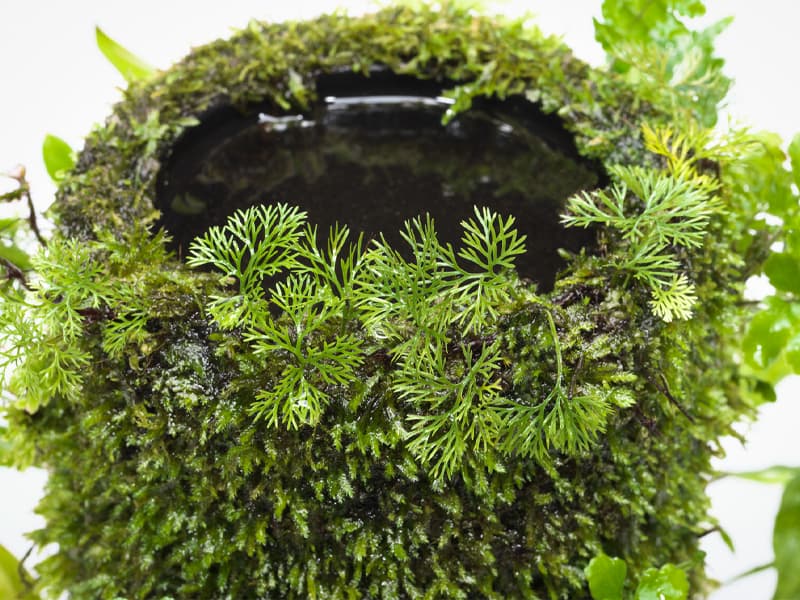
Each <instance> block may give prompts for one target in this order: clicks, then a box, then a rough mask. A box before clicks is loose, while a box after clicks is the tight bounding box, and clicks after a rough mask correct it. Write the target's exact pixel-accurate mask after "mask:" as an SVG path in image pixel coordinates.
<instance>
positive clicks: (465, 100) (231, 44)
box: [54, 7, 640, 237]
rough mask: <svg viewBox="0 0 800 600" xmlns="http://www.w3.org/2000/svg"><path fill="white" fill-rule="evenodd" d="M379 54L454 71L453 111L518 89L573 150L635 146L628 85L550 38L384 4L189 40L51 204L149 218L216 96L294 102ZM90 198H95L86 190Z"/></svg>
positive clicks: (443, 77)
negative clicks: (203, 41) (181, 142)
mask: <svg viewBox="0 0 800 600" xmlns="http://www.w3.org/2000/svg"><path fill="white" fill-rule="evenodd" d="M375 65H381V66H382V67H384V68H388V69H390V70H391V71H393V72H395V73H397V74H403V75H413V76H415V77H418V78H420V79H436V80H438V81H460V82H463V83H461V84H460V85H457V86H454V87H453V88H451V89H449V90H448V91H447V92H446V94H447V95H449V96H451V97H452V98H454V99H455V104H454V105H453V107H452V110H453V111H461V110H465V109H468V108H469V106H470V104H471V100H472V98H473V97H475V96H481V95H487V96H491V95H494V96H497V97H500V98H504V97H507V96H509V95H515V94H522V95H525V96H526V97H528V98H529V99H530V100H531V101H532V102H536V103H537V105H539V106H541V107H542V109H543V110H544V111H545V112H546V113H557V114H558V115H559V117H560V118H561V119H562V120H563V123H564V125H565V127H566V128H567V129H568V130H569V131H571V132H572V133H573V134H574V136H575V141H576V143H577V146H578V148H579V150H580V152H581V153H582V154H583V155H584V156H586V157H591V158H598V159H601V160H603V161H606V162H608V161H610V162H613V163H618V162H624V161H625V158H626V155H629V156H630V155H631V151H633V152H634V153H636V151H637V150H638V149H639V148H640V143H639V141H638V140H639V131H638V130H639V123H638V121H636V120H632V119H631V118H630V114H631V113H632V112H636V111H637V110H638V107H637V106H636V100H635V96H634V95H633V93H628V92H625V91H624V90H623V91H622V92H620V83H619V82H615V83H614V85H615V86H616V88H617V89H615V91H614V101H613V102H609V101H607V100H609V97H608V96H607V95H606V93H605V92H604V90H605V89H606V85H607V84H608V83H609V82H607V81H606V80H607V76H606V75H605V74H600V73H599V72H597V71H592V70H591V69H590V68H589V67H588V66H586V65H585V64H584V63H582V62H580V61H578V60H577V59H575V58H574V57H573V56H572V54H571V53H570V51H569V50H568V49H567V48H566V47H564V46H563V45H561V44H560V42H559V41H557V40H556V39H555V38H546V37H544V36H542V35H541V33H540V32H539V31H538V30H537V29H534V28H530V29H527V28H523V27H522V26H521V25H520V24H519V23H516V22H506V21H504V20H502V19H489V18H484V17H480V18H478V17H472V16H470V15H469V14H468V13H467V12H465V11H462V10H459V9H456V8H452V7H448V9H447V11H445V12H443V13H434V12H432V11H429V10H423V11H422V12H413V11H410V10H409V9H405V8H398V9H388V10H385V11H383V12H381V13H378V14H376V15H368V16H366V17H361V18H351V17H345V16H342V15H335V16H323V17H320V18H318V19H316V20H313V21H308V22H302V23H288V24H264V23H256V22H253V23H251V24H250V25H249V26H248V27H247V28H246V29H244V30H243V31H241V32H239V33H238V34H237V35H235V36H234V37H233V38H232V39H231V40H229V41H218V42H215V43H212V44H209V45H208V46H204V47H202V48H199V49H197V50H195V51H194V52H193V53H192V54H191V55H189V56H188V57H187V58H186V59H184V60H183V61H182V62H181V63H179V64H178V65H176V66H175V67H173V68H172V69H170V70H168V71H166V72H163V73H160V74H159V75H158V76H157V77H155V78H154V79H153V80H152V81H148V82H147V83H143V84H141V83H140V84H134V85H132V86H131V87H130V88H129V89H128V90H127V92H126V99H125V100H124V101H123V102H122V103H121V104H119V105H117V107H115V111H114V116H113V117H112V118H111V119H110V120H109V121H108V123H107V124H106V126H105V127H104V128H101V129H99V130H97V131H95V132H94V133H93V134H92V135H91V136H90V137H89V138H88V140H87V144H86V148H85V151H84V152H83V153H82V154H81V155H80V159H79V163H78V167H77V169H76V171H75V173H74V174H73V177H72V178H70V179H69V180H68V181H67V182H66V184H65V185H64V186H63V187H62V190H61V192H60V198H59V202H58V203H57V205H56V207H55V209H54V212H55V213H56V215H57V217H58V220H59V224H60V227H61V231H62V232H63V233H64V234H65V235H66V236H73V235H77V236H79V237H87V236H91V232H92V229H95V228H98V227H99V228H108V229H109V230H111V231H113V232H115V234H117V235H124V233H125V232H126V231H130V230H131V229H135V228H137V227H140V226H142V225H146V224H149V223H152V222H153V221H154V220H155V218H156V215H155V213H154V208H153V200H154V198H155V195H156V189H155V185H156V179H157V174H158V173H159V169H160V166H161V164H162V162H163V161H164V160H166V159H167V158H168V157H169V154H170V152H171V148H172V146H173V144H174V143H175V141H176V139H177V138H178V137H179V136H180V134H181V132H182V131H183V130H184V129H185V128H186V127H191V126H193V125H194V124H196V123H197V122H198V120H201V119H203V118H204V117H205V115H207V114H209V113H210V112H213V111H214V110H215V109H218V108H220V107H224V106H228V105H232V106H234V107H238V108H240V109H245V108H246V107H249V106H252V105H255V104H264V103H265V102H266V103H267V105H271V106H272V107H273V109H274V110H275V111H290V110H302V109H303V108H306V107H308V106H309V104H310V103H312V102H313V101H314V100H316V98H315V94H316V86H315V82H316V79H317V78H318V77H319V76H320V75H322V74H325V73H335V72H341V71H343V70H352V71H354V72H359V73H362V74H363V75H365V76H368V75H369V73H370V70H371V69H373V68H374V67H375ZM86 198H92V199H93V200H92V202H91V203H88V202H85V199H86Z"/></svg>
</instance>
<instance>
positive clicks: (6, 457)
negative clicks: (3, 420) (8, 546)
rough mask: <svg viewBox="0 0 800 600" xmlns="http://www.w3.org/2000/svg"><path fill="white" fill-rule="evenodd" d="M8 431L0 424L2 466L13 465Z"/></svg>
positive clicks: (0, 459) (0, 462) (0, 463)
mask: <svg viewBox="0 0 800 600" xmlns="http://www.w3.org/2000/svg"><path fill="white" fill-rule="evenodd" d="M7 433H8V429H7V428H6V427H3V426H2V425H0V467H10V466H11V444H10V443H9V442H8V440H7V439H6V437H5V436H6V434H7ZM0 547H1V546H0Z"/></svg>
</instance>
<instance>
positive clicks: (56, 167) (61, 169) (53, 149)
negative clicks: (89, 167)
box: [42, 133, 75, 183]
mask: <svg viewBox="0 0 800 600" xmlns="http://www.w3.org/2000/svg"><path fill="white" fill-rule="evenodd" d="M42 158H44V166H45V168H46V169H47V174H48V175H50V179H52V180H53V181H55V182H56V183H58V182H59V181H61V180H62V179H63V178H64V173H65V172H66V171H69V170H71V169H72V168H73V167H74V166H75V153H74V152H73V151H72V148H70V147H69V144H68V143H67V142H65V141H64V140H62V139H61V138H60V137H57V136H55V135H51V134H49V133H48V134H47V135H46V136H45V138H44V143H43V144H42Z"/></svg>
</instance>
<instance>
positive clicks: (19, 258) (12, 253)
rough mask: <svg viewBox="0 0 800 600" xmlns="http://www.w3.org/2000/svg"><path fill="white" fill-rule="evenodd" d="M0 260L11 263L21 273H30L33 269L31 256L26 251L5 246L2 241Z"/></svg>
mask: <svg viewBox="0 0 800 600" xmlns="http://www.w3.org/2000/svg"><path fill="white" fill-rule="evenodd" d="M0 259H2V260H4V261H8V262H10V263H11V264H12V265H14V266H15V267H17V268H18V269H20V270H21V271H30V270H31V268H32V265H31V259H30V256H28V253H27V252H25V251H24V250H20V249H19V248H17V246H14V245H8V246H7V245H5V244H4V243H3V241H2V240H0Z"/></svg>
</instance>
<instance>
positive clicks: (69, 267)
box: [0, 230, 175, 412]
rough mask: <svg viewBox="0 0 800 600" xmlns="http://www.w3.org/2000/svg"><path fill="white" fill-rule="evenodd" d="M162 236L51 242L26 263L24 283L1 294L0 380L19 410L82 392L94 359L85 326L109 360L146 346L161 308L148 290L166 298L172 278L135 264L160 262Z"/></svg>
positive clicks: (145, 233)
mask: <svg viewBox="0 0 800 600" xmlns="http://www.w3.org/2000/svg"><path fill="white" fill-rule="evenodd" d="M164 239H165V237H164V234H163V233H158V234H155V235H152V234H151V233H150V232H149V231H147V230H142V231H141V232H140V234H139V235H138V236H136V237H135V238H129V239H125V240H117V239H115V238H113V237H111V236H110V235H104V234H101V235H100V238H99V239H98V240H95V241H93V242H84V241H82V240H77V239H69V240H63V239H60V238H55V239H53V240H51V241H50V242H49V243H48V245H47V247H46V248H44V249H42V250H41V251H40V252H39V253H38V254H37V255H35V256H34V257H33V258H32V266H33V276H32V277H31V278H30V280H29V281H28V283H27V286H26V287H22V286H12V287H7V288H6V289H4V290H3V291H2V296H1V297H0V300H1V301H2V303H3V311H2V313H0V375H2V377H0V383H2V389H3V390H4V391H6V392H9V393H11V394H12V395H13V396H15V397H16V398H17V405H18V406H20V407H23V408H25V409H26V410H28V411H31V412H34V411H36V410H38V408H39V407H40V406H42V405H44V404H47V403H48V402H49V401H50V399H51V398H52V397H54V396H63V397H66V398H75V397H77V395H78V394H80V391H81V383H82V381H83V372H84V371H85V370H86V369H87V368H88V367H89V365H90V364H91V362H92V354H91V349H90V348H89V347H88V346H87V344H86V343H85V339H86V335H85V333H86V330H87V328H88V327H91V326H93V325H96V326H98V327H99V328H100V339H101V343H102V349H103V351H104V352H105V353H106V354H107V356H108V357H110V358H111V359H115V360H116V359H121V358H123V356H124V353H125V351H126V349H127V348H128V347H129V346H131V345H134V346H135V345H139V344H142V343H144V342H145V340H146V339H147V337H148V334H147V330H146V328H147V324H148V321H149V320H150V319H152V318H153V316H154V315H156V314H158V313H159V311H160V310H163V308H160V307H158V303H159V300H160V298H159V297H158V296H155V297H154V296H153V295H152V294H150V293H149V292H148V291H147V290H148V289H149V288H150V287H151V286H152V285H153V284H154V281H155V280H158V285H161V286H162V287H164V290H165V293H168V286H169V285H170V280H174V279H175V277H174V276H172V275H170V274H169V273H167V272H165V271H163V272H162V271H161V270H159V269H157V268H156V269H153V270H151V271H150V272H149V273H147V274H144V273H141V272H140V271H139V265H140V264H141V263H142V262H143V260H144V257H147V260H148V261H155V263H154V264H159V263H163V262H164V261H165V260H166V258H167V254H166V251H165V250H164ZM172 283H175V282H174V281H172ZM173 289H174V288H173Z"/></svg>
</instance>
